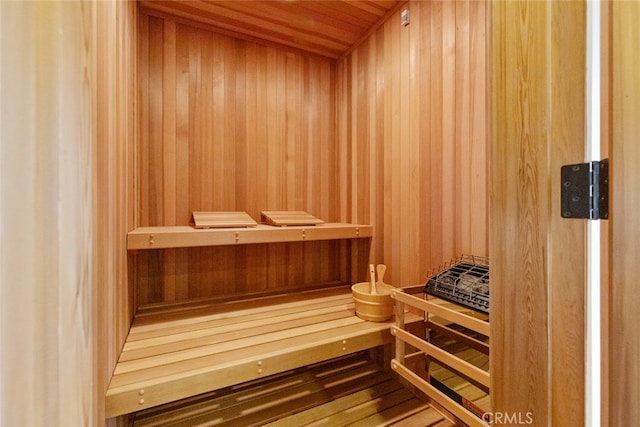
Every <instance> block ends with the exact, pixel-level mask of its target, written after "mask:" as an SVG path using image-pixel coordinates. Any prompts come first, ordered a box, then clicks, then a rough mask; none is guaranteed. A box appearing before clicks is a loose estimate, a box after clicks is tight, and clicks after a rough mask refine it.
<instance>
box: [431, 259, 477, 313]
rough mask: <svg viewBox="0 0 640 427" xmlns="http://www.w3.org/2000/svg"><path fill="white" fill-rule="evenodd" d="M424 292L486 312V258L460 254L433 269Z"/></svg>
mask: <svg viewBox="0 0 640 427" xmlns="http://www.w3.org/2000/svg"><path fill="white" fill-rule="evenodd" d="M424 292H425V293H426V294H428V295H433V296H436V297H438V298H442V299H445V300H447V301H451V302H454V303H457V304H461V305H463V306H465V307H469V308H471V309H474V310H478V311H481V312H483V313H486V314H489V259H488V258H486V257H480V256H475V255H462V256H460V257H459V258H457V259H454V260H452V261H450V262H448V263H446V264H444V265H442V266H441V267H440V268H438V269H436V270H434V271H433V272H432V274H431V277H430V279H429V280H428V281H427V284H426V285H425V288H424Z"/></svg>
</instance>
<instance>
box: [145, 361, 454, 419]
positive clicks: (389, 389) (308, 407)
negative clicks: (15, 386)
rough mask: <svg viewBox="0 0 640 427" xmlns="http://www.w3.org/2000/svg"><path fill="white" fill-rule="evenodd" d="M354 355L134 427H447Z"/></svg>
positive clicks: (166, 410) (162, 410)
mask: <svg viewBox="0 0 640 427" xmlns="http://www.w3.org/2000/svg"><path fill="white" fill-rule="evenodd" d="M367 356H368V353H367V352H359V353H354V354H351V355H348V356H343V357H340V358H337V359H333V360H331V361H325V362H320V363H317V364H314V365H311V366H307V367H303V368H298V369H295V370H291V371H288V372H285V373H282V374H279V375H275V376H271V377H268V378H264V379H258V380H255V381H251V382H249V383H244V384H241V385H239V386H233V387H227V388H224V389H221V390H218V391H215V392H211V393H206V394H204V395H200V396H197V397H194V398H190V399H185V400H183V401H179V402H175V403H171V404H166V405H161V406H158V407H156V408H152V409H148V410H145V411H141V412H138V413H136V415H135V418H134V423H133V424H134V427H160V426H162V427H165V426H170V425H189V426H191V427H195V426H204V425H207V426H211V425H218V426H227V425H228V426H246V427H249V426H272V427H276V426H296V427H297V426H302V425H312V426H314V425H315V426H319V425H325V426H332V427H338V426H365V427H370V426H380V425H393V426H421V427H428V426H433V427H436V426H437V427H449V426H452V425H453V424H452V423H451V422H449V421H448V420H446V419H445V418H444V417H443V415H442V414H440V413H439V412H437V411H436V410H434V409H433V408H432V407H431V406H430V405H429V404H427V403H426V402H425V401H423V400H420V399H418V398H416V397H415V395H413V394H412V393H411V392H410V391H408V390H407V389H406V388H405V387H403V386H402V385H401V384H400V383H399V382H398V381H396V380H394V379H393V377H392V376H391V375H390V374H389V372H388V371H386V370H384V369H382V368H381V367H380V366H379V365H377V364H375V363H373V362H372V361H371V360H370V358H368V357H367Z"/></svg>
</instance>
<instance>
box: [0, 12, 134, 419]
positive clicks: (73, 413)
mask: <svg viewBox="0 0 640 427" xmlns="http://www.w3.org/2000/svg"><path fill="white" fill-rule="evenodd" d="M136 9H137V8H136V5H135V3H134V2H117V1H103V2H2V3H0V20H1V23H0V33H1V35H0V40H2V47H1V48H0V50H1V51H2V57H1V59H0V61H1V62H0V76H1V83H0V87H1V88H2V113H1V116H0V121H1V125H0V127H1V128H2V154H0V163H1V166H0V185H1V186H2V191H1V192H0V194H1V196H0V197H1V200H0V206H1V207H2V210H1V212H0V223H1V224H0V229H1V230H2V231H1V232H0V233H1V234H2V239H1V240H2V243H1V244H2V249H1V251H0V252H2V254H3V255H2V257H1V258H2V264H1V266H0V282H1V283H2V298H0V317H1V319H0V324H1V325H2V326H1V328H2V332H1V333H0V337H1V338H0V339H1V342H0V352H1V353H2V354H1V355H0V389H1V390H3V391H1V392H0V395H2V398H0V424H2V425H7V426H14V425H15V426H38V425H104V424H105V405H104V393H105V391H106V388H107V384H108V381H109V379H110V376H111V373H112V370H113V368H114V366H115V362H116V360H117V356H118V352H119V350H120V348H121V346H122V344H123V342H124V338H125V336H126V333H127V332H128V327H129V323H130V320H131V318H132V317H131V311H132V306H131V304H132V303H133V301H132V300H131V299H130V295H129V294H128V290H127V255H126V237H125V236H126V232H127V230H128V229H129V228H131V227H133V225H134V224H133V218H135V206H134V205H133V203H132V200H133V197H134V194H133V193H132V192H131V189H132V188H133V186H134V183H133V180H132V177H133V168H134V167H136V166H137V162H136V161H135V147H134V143H135V139H136V129H137V120H136V114H137V113H136V105H137V100H136V84H137V79H136V62H137V61H136V25H137V24H136V22H137V17H136V14H137V10H136Z"/></svg>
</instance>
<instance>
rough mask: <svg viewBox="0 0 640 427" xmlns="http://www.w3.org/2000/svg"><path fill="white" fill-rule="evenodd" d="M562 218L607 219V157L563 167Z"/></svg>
mask: <svg viewBox="0 0 640 427" xmlns="http://www.w3.org/2000/svg"><path fill="white" fill-rule="evenodd" d="M561 179H562V189H561V191H560V193H561V203H560V206H561V209H562V217H563V218H586V219H608V218H609V160H608V159H604V160H600V161H593V162H589V163H580V164H576V165H567V166H562V170H561Z"/></svg>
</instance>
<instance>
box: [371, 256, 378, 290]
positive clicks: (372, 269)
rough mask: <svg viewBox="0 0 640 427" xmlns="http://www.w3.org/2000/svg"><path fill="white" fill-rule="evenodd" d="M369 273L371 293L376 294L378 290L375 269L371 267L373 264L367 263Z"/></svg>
mask: <svg viewBox="0 0 640 427" xmlns="http://www.w3.org/2000/svg"><path fill="white" fill-rule="evenodd" d="M369 275H370V276H371V289H370V293H371V295H377V294H378V291H377V290H376V270H375V268H374V267H373V264H369Z"/></svg>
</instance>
